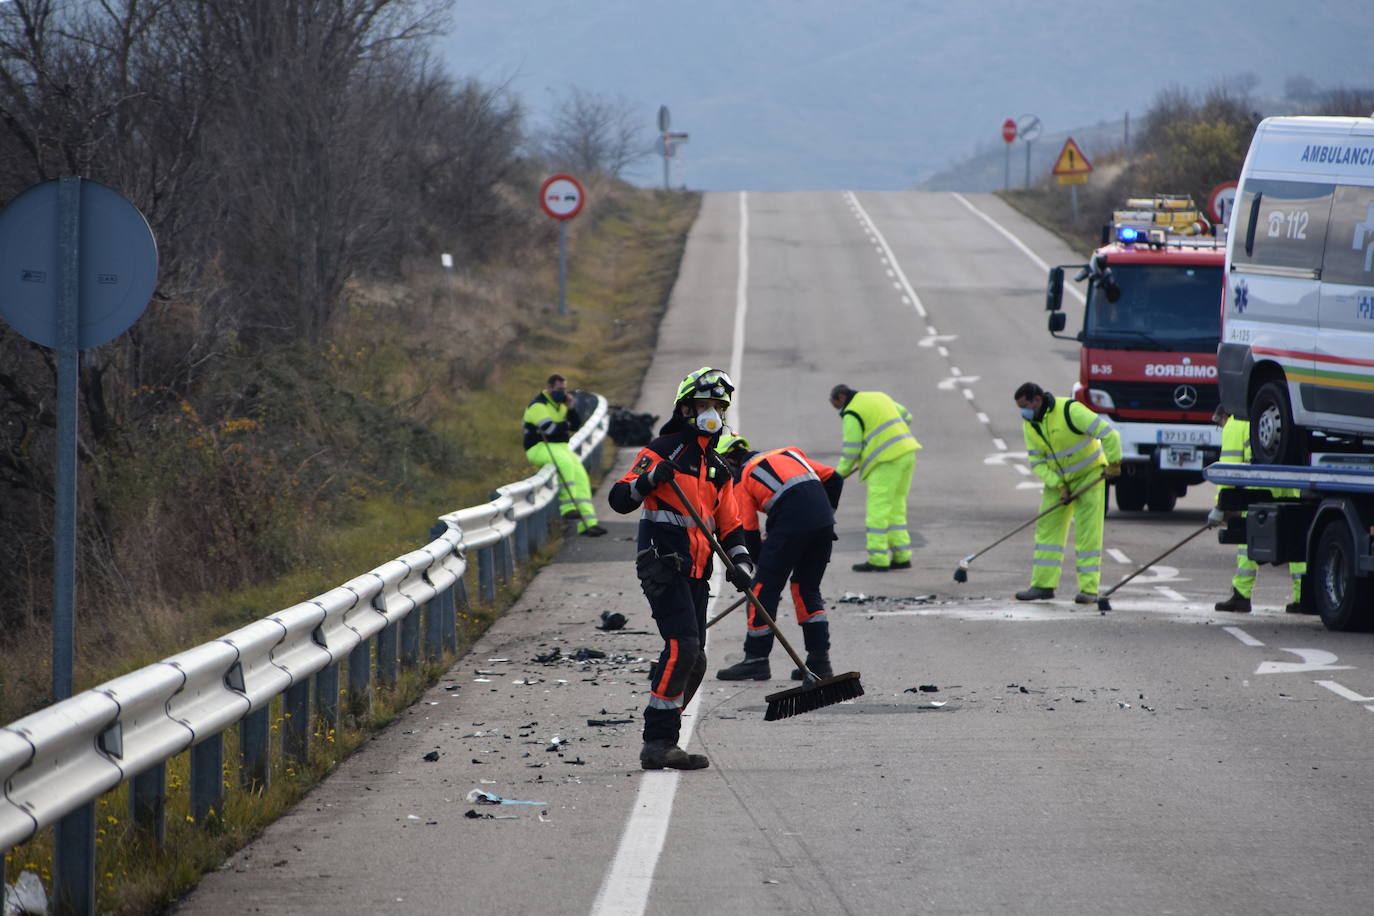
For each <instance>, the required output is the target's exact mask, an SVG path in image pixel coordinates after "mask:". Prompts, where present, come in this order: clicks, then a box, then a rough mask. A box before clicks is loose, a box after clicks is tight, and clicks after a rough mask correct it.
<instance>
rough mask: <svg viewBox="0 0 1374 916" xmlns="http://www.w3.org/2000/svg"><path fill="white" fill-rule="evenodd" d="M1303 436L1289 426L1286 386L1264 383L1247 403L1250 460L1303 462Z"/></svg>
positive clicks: (1287, 462) (1291, 408)
mask: <svg viewBox="0 0 1374 916" xmlns="http://www.w3.org/2000/svg"><path fill="white" fill-rule="evenodd" d="M1305 441H1306V436H1305V435H1304V434H1303V431H1302V430H1300V429H1298V428H1297V427H1296V426H1294V425H1293V407H1292V405H1291V404H1290V403H1289V402H1288V385H1287V384H1286V383H1285V382H1283V381H1277V382H1266V383H1264V384H1263V385H1261V386H1260V389H1259V391H1256V392H1255V399H1254V400H1253V401H1251V402H1250V460H1251V461H1253V462H1254V463H1255V464H1297V465H1300V464H1303V463H1304V460H1305V456H1304V455H1303V451H1304V450H1303V443H1304V442H1305Z"/></svg>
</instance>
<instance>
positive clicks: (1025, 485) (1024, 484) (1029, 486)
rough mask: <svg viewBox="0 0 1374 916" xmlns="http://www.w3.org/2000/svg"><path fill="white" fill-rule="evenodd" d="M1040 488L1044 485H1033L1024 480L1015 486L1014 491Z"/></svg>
mask: <svg viewBox="0 0 1374 916" xmlns="http://www.w3.org/2000/svg"><path fill="white" fill-rule="evenodd" d="M1042 486H1044V484H1039V483H1033V482H1031V481H1029V480H1024V481H1022V482H1021V483H1018V484H1017V485H1016V489H1018V490H1039V489H1040V488H1041V487H1042Z"/></svg>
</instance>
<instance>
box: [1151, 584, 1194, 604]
mask: <svg viewBox="0 0 1374 916" xmlns="http://www.w3.org/2000/svg"><path fill="white" fill-rule="evenodd" d="M1155 591H1157V592H1159V593H1160V594H1161V595H1163V596H1164V597H1165V598H1168V599H1169V600H1170V601H1187V600H1188V599H1187V598H1185V597H1183V596H1182V595H1180V594H1179V593H1178V592H1176V591H1174V590H1173V589H1172V588H1165V587H1164V586H1162V585H1156V586H1155Z"/></svg>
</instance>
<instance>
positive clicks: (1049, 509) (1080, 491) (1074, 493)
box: [969, 474, 1107, 560]
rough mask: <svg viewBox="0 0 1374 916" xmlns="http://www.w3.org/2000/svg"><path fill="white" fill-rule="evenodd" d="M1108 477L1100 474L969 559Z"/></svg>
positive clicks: (979, 554) (1065, 504)
mask: <svg viewBox="0 0 1374 916" xmlns="http://www.w3.org/2000/svg"><path fill="white" fill-rule="evenodd" d="M1106 477H1107V475H1106V474H1099V475H1098V476H1096V477H1094V478H1093V479H1092V480H1090V481H1088V482H1087V483H1085V484H1083V486H1081V487H1079V488H1078V489H1077V490H1074V491H1073V492H1072V493H1070V494H1069V495H1068V496H1061V497H1059V502H1057V503H1055V504H1054V505H1053V506H1050V507H1049V508H1048V509H1046V510H1045V511H1044V512H1041V513H1040V514H1039V515H1037V516H1035V518H1032V519H1029V520H1027V521H1024V522H1022V523H1021V524H1020V525H1017V526H1016V527H1015V528H1013V529H1012V530H1011V531H1008V532H1007V533H1006V534H1004V535H1002V536H1001V537H1000V538H998V539H997V540H995V541H993V542H992V543H991V544H989V545H988V546H986V547H984V548H983V549H982V550H980V551H978V553H975V554H972V555H971V556H970V557H969V559H970V560H972V559H973V558H974V557H977V556H981V555H982V554H985V553H987V552H988V551H989V550H991V549H992V548H994V547H996V546H997V545H998V544H1000V543H1002V542H1003V541H1005V540H1006V539H1007V538H1009V537H1011V536H1012V535H1013V534H1017V533H1018V532H1020V531H1022V530H1023V529H1025V528H1026V527H1028V526H1030V525H1034V524H1035V523H1036V522H1038V521H1040V520H1041V519H1042V518H1044V517H1045V516H1047V515H1049V514H1050V513H1051V512H1053V511H1055V510H1056V509H1059V508H1062V507H1063V506H1067V505H1068V504H1069V503H1071V502H1073V501H1074V500H1075V499H1077V498H1078V497H1080V496H1082V495H1083V494H1084V493H1086V492H1087V491H1088V490H1090V489H1092V488H1093V487H1095V486H1097V485H1098V484H1099V483H1101V482H1102V481H1103V480H1105V479H1106Z"/></svg>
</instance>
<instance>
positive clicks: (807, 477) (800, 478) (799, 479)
mask: <svg viewBox="0 0 1374 916" xmlns="http://www.w3.org/2000/svg"><path fill="white" fill-rule="evenodd" d="M812 480H814V481H816V482H817V483H820V480H821V479H820V478H819V477H817V476H816V475H815V474H814V473H812V472H810V471H808V472H807V473H805V474H798V475H797V476H796V477H790V478H788V480H787V483H785V484H783V485H782V486H781V487H780V488H778V490H776V491H775V492H774V493H773V495H772V497H771V498H770V499H769V500H768V502H766V503H764V504H763V511H764V512H767V511H768V510H769V509H771V508H773V503H775V502H777V501H778V497H779V496H781V495H782V494H784V493H786V492H787V491H788V490H790V489H792V488H793V487H795V486H796V485H797V484H800V483H807V482H808V481H812Z"/></svg>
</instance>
